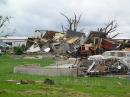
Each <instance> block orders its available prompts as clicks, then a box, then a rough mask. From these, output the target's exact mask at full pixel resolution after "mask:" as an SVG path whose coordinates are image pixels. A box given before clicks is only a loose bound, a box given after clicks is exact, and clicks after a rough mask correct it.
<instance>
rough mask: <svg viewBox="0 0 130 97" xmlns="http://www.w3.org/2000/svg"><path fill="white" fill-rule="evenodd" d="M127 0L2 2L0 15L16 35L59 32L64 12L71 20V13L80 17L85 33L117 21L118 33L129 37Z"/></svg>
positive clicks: (20, 0) (31, 0)
mask: <svg viewBox="0 0 130 97" xmlns="http://www.w3.org/2000/svg"><path fill="white" fill-rule="evenodd" d="M129 4H130V0H19V1H18V0H2V1H0V5H1V6H0V12H1V14H2V15H9V16H12V17H13V18H12V19H11V24H10V28H12V29H16V31H17V33H16V35H23V36H24V35H28V36H29V35H32V34H33V32H34V30H35V29H51V30H59V31H60V30H61V24H64V25H65V19H64V17H62V16H61V15H60V12H64V13H65V14H66V15H68V16H73V12H76V13H77V14H80V13H82V18H81V24H80V28H81V29H82V28H85V31H86V32H89V31H90V30H96V29H97V28H98V27H102V26H103V24H104V23H105V22H108V21H110V20H113V19H115V20H117V22H118V24H119V28H118V30H117V32H121V33H125V34H122V35H124V36H125V35H127V36H128V35H129V36H130V34H129V31H130V28H129V26H130V18H129V17H130V14H129V13H130V10H129V9H130V7H129Z"/></svg>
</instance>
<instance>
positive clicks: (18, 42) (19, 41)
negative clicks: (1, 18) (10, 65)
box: [0, 36, 28, 47]
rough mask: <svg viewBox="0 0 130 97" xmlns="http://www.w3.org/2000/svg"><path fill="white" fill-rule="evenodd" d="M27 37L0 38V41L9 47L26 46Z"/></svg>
mask: <svg viewBox="0 0 130 97" xmlns="http://www.w3.org/2000/svg"><path fill="white" fill-rule="evenodd" d="M27 39H28V37H15V36H11V37H10V36H9V37H0V41H1V42H3V43H5V44H8V45H10V46H11V47H15V46H22V45H26V42H27Z"/></svg>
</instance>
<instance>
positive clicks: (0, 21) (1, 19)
mask: <svg viewBox="0 0 130 97" xmlns="http://www.w3.org/2000/svg"><path fill="white" fill-rule="evenodd" d="M10 18H11V17H9V16H6V17H3V16H0V30H1V31H0V34H2V33H3V32H4V31H3V28H4V27H6V25H7V23H10V21H9V20H10Z"/></svg>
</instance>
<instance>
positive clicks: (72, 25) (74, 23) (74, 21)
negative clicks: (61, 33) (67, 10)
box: [60, 13, 82, 32]
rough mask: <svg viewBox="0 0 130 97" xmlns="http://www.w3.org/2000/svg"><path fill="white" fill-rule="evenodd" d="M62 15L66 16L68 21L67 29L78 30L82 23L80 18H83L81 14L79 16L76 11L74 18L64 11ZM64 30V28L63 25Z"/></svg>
mask: <svg viewBox="0 0 130 97" xmlns="http://www.w3.org/2000/svg"><path fill="white" fill-rule="evenodd" d="M60 14H61V15H62V16H64V17H65V18H66V21H67V27H65V29H66V30H67V31H75V32H76V31H77V28H78V26H79V23H80V19H81V16H82V15H81V14H80V15H79V16H77V15H76V14H75V13H74V17H73V18H70V17H68V16H66V15H65V14H64V13H60ZM62 30H63V27H62Z"/></svg>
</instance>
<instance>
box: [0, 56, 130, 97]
mask: <svg viewBox="0 0 130 97" xmlns="http://www.w3.org/2000/svg"><path fill="white" fill-rule="evenodd" d="M52 63H54V60H52V59H49V58H46V59H42V60H34V59H33V60H32V59H22V58H14V57H12V56H9V55H4V56H0V97H130V84H129V81H130V80H128V78H122V77H120V78H119V77H63V76H62V77H47V76H37V75H26V74H14V73H13V68H14V67H15V66H17V65H24V64H40V65H41V66H47V65H49V64H52ZM46 78H49V79H52V80H54V83H55V84H54V85H47V84H44V83H32V84H16V83H8V82H5V80H18V81H19V80H33V81H44V79H46Z"/></svg>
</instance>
